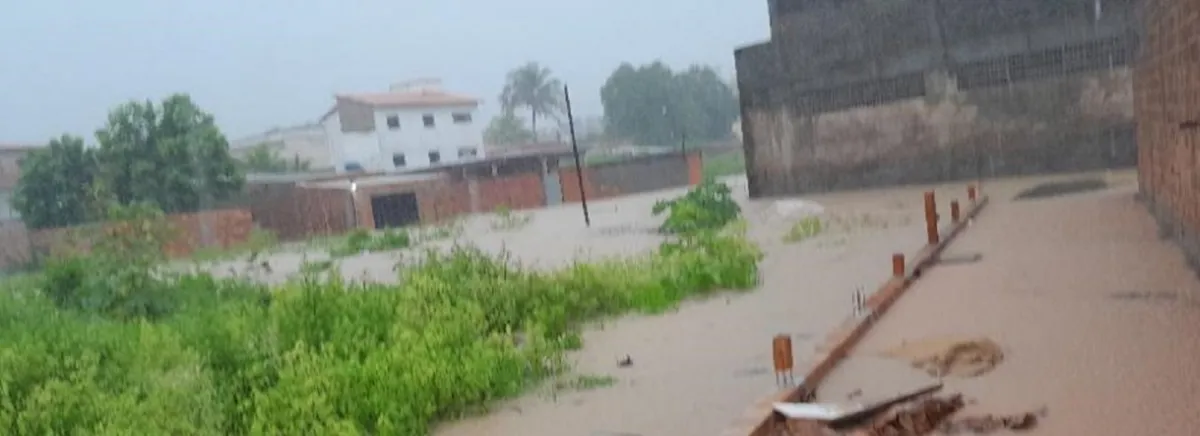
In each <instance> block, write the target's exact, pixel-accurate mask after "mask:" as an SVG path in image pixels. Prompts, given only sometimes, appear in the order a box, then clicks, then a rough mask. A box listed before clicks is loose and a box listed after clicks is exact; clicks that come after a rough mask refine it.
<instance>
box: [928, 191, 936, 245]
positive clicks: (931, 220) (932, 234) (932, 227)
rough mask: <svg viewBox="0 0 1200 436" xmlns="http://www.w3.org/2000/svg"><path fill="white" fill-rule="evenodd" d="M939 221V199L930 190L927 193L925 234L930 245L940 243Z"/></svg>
mask: <svg viewBox="0 0 1200 436" xmlns="http://www.w3.org/2000/svg"><path fill="white" fill-rule="evenodd" d="M937 222H938V216H937V200H936V199H935V198H934V196H933V191H928V192H926V193H925V235H926V237H927V239H928V241H929V245H934V244H937V243H938V239H939V238H938V224H937Z"/></svg>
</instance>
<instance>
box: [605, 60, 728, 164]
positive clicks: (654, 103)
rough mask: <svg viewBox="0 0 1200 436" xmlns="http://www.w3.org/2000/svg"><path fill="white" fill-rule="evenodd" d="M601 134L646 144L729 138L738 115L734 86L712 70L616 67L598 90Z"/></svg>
mask: <svg viewBox="0 0 1200 436" xmlns="http://www.w3.org/2000/svg"><path fill="white" fill-rule="evenodd" d="M600 100H601V102H602V103H603V105H604V118H605V122H606V128H607V129H606V132H607V133H608V134H611V135H613V136H614V137H618V138H622V139H628V140H632V141H634V142H636V143H638V144H645V145H673V144H677V143H679V142H680V141H681V140H682V139H683V137H684V135H686V137H687V138H691V139H695V140H698V141H715V140H723V139H727V138H729V136H730V134H731V132H730V129H729V126H730V125H731V124H733V121H734V120H735V119H737V117H738V104H737V97H736V96H735V94H734V91H733V88H732V87H731V86H730V85H729V84H728V83H725V82H724V81H722V80H721V78H720V76H719V75H718V74H717V72H716V71H715V70H713V69H712V68H710V67H705V66H692V67H690V68H688V69H687V70H684V71H682V72H674V71H672V70H671V68H670V67H668V66H666V65H665V64H663V63H662V62H654V63H652V64H649V65H643V66H640V67H634V66H633V65H631V64H628V63H625V64H621V66H620V67H618V68H617V69H616V71H613V73H612V75H610V76H609V78H608V80H607V81H606V82H605V83H604V86H603V87H602V88H601V89H600Z"/></svg>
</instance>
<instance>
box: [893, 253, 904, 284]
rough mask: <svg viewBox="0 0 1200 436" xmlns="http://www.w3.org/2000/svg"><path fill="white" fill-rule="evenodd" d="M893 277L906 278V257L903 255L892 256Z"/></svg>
mask: <svg viewBox="0 0 1200 436" xmlns="http://www.w3.org/2000/svg"><path fill="white" fill-rule="evenodd" d="M892 277H895V278H898V279H902V278H904V255H903V254H901V253H896V254H893V255H892Z"/></svg>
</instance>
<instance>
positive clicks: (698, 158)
mask: <svg viewBox="0 0 1200 436" xmlns="http://www.w3.org/2000/svg"><path fill="white" fill-rule="evenodd" d="M687 167H688V186H696V185H699V184H700V181H701V180H703V179H704V153H703V152H692V153H688V155H687Z"/></svg>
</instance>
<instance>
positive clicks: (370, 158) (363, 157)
mask: <svg viewBox="0 0 1200 436" xmlns="http://www.w3.org/2000/svg"><path fill="white" fill-rule="evenodd" d="M341 119H342V117H341V115H340V114H339V113H337V112H334V113H333V114H332V115H330V116H328V117H326V118H325V119H324V120H322V121H321V125H322V126H323V127H324V129H325V135H326V136H325V137H326V138H328V139H327V146H328V147H329V158H330V160H332V161H333V165H334V166H335V169H336V170H337V172H339V173H342V172H345V171H346V164H349V163H351V162H355V163H358V164H359V165H362V167H363V169H365V170H368V171H370V170H372V169H375V170H378V169H379V168H381V167H382V166H383V162H382V161H381V159H380V156H381V155H382V154H381V153H380V145H379V136H378V135H377V134H376V133H375V132H374V131H367V132H353V131H352V132H347V131H343V130H342V124H341ZM388 163H389V164H390V163H391V161H390V159H389V161H388Z"/></svg>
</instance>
